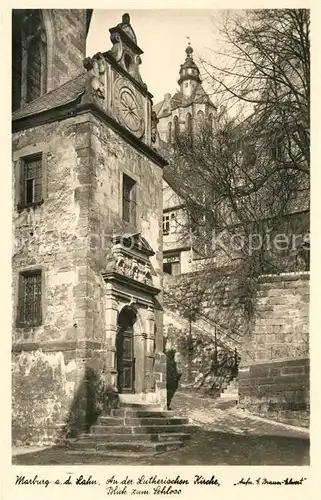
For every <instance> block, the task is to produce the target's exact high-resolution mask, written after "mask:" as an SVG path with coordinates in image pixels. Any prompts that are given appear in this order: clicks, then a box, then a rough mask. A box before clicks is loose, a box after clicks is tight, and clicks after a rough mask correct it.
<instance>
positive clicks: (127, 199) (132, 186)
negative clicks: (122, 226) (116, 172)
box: [123, 174, 137, 226]
mask: <svg viewBox="0 0 321 500" xmlns="http://www.w3.org/2000/svg"><path fill="white" fill-rule="evenodd" d="M136 189H137V187H136V182H135V181H134V180H133V179H131V178H130V177H129V176H128V175H126V174H124V175H123V220H124V221H125V222H128V223H129V224H132V225H133V226H135V225H136Z"/></svg>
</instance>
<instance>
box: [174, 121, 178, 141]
mask: <svg viewBox="0 0 321 500" xmlns="http://www.w3.org/2000/svg"><path fill="white" fill-rule="evenodd" d="M173 135H174V137H173V139H174V141H175V140H176V139H177V138H178V135H179V123H178V116H174V133H173Z"/></svg>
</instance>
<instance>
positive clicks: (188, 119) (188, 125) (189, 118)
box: [185, 113, 193, 135]
mask: <svg viewBox="0 0 321 500" xmlns="http://www.w3.org/2000/svg"><path fill="white" fill-rule="evenodd" d="M185 127H186V128H185V130H186V133H187V134H188V135H192V132H193V129H192V116H191V114H190V113H187V115H186V120H185Z"/></svg>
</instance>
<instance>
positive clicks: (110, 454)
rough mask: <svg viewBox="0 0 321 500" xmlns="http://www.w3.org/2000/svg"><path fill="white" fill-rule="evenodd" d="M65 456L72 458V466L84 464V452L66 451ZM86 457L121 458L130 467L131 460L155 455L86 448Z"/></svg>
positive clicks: (147, 451) (148, 452) (150, 452)
mask: <svg viewBox="0 0 321 500" xmlns="http://www.w3.org/2000/svg"><path fill="white" fill-rule="evenodd" d="M66 454H67V455H72V456H73V464H74V465H83V463H84V461H83V460H84V459H83V456H84V450H81V449H79V450H72V449H69V450H66ZM86 455H88V456H90V455H93V456H94V457H95V458H122V459H124V460H125V461H126V462H128V463H129V464H130V465H132V463H133V460H136V459H139V458H145V457H152V456H154V455H155V451H154V450H141V451H140V452H136V453H135V452H133V451H119V450H118V451H112V450H96V449H95V448H86ZM77 457H79V463H77Z"/></svg>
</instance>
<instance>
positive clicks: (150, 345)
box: [144, 306, 155, 392]
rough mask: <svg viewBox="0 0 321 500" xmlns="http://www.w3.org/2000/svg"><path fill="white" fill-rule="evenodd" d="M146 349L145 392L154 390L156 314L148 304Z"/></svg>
mask: <svg viewBox="0 0 321 500" xmlns="http://www.w3.org/2000/svg"><path fill="white" fill-rule="evenodd" d="M144 324H145V332H146V351H145V392H152V391H153V390H154V387H153V386H154V384H153V367H154V347H155V315H154V310H153V308H152V307H151V306H148V308H147V311H146V314H145V322H144Z"/></svg>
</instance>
